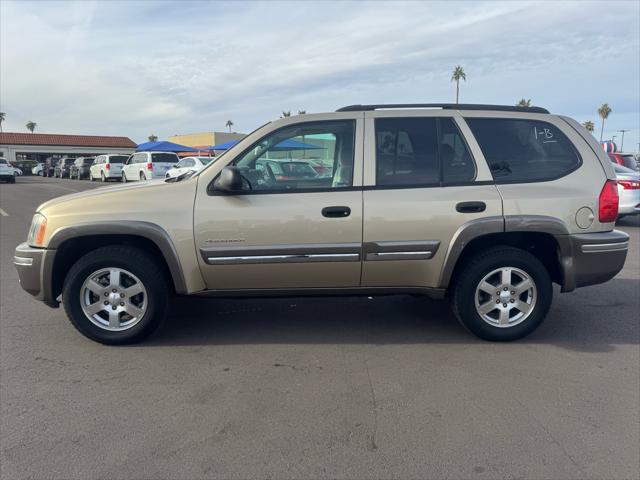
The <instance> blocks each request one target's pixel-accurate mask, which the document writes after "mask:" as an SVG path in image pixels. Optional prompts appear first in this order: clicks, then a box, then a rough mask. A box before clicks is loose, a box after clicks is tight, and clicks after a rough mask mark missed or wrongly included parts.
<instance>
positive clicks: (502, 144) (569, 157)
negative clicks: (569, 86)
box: [466, 118, 581, 183]
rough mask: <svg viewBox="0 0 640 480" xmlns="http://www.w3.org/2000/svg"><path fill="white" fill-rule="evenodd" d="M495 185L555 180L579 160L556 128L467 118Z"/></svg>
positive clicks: (532, 122) (534, 122)
mask: <svg viewBox="0 0 640 480" xmlns="http://www.w3.org/2000/svg"><path fill="white" fill-rule="evenodd" d="M466 122H467V124H468V125H469V128H471V131H472V132H473V135H474V136H475V137H476V140H477V141H478V144H479V145H480V149H481V150H482V153H483V154H484V156H485V158H486V160H487V163H488V164H489V168H490V169H491V173H492V175H493V178H494V179H495V181H496V183H514V182H536V181H538V182H540V181H546V180H554V179H556V178H560V177H563V176H564V175H567V174H569V173H571V172H572V171H574V170H575V169H576V168H578V167H579V166H580V164H581V159H580V156H579V154H578V152H577V151H576V149H575V148H574V146H573V144H572V143H571V141H570V140H569V139H568V138H567V137H566V136H565V135H564V133H562V132H561V131H560V129H558V128H557V127H556V126H554V125H552V124H551V123H548V122H542V121H537V120H523V119H512V118H467V119H466Z"/></svg>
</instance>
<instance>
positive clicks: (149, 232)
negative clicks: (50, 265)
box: [47, 220, 188, 294]
mask: <svg viewBox="0 0 640 480" xmlns="http://www.w3.org/2000/svg"><path fill="white" fill-rule="evenodd" d="M92 235H133V236H137V237H143V238H146V239H147V240H150V241H152V242H153V243H154V244H155V245H156V246H157V247H158V248H159V249H160V252H162V255H163V257H164V259H165V261H166V262H167V265H168V266H169V272H170V273H171V277H172V279H173V284H174V287H175V289H176V293H178V294H186V293H188V290H187V285H186V282H185V278H184V274H183V270H182V266H181V265H180V260H179V257H178V252H177V250H176V248H175V246H174V244H173V242H172V241H171V238H170V237H169V234H168V233H167V232H166V231H165V230H164V229H163V228H162V227H160V226H158V225H156V224H155V223H150V222H142V221H135V220H123V221H118V222H92V223H82V224H78V225H73V226H69V227H63V228H60V229H58V230H56V231H55V232H53V234H52V235H51V238H50V239H49V244H48V245H47V248H50V249H57V248H58V247H59V246H60V245H62V244H63V243H64V242H65V241H67V240H69V239H72V238H77V237H87V236H92Z"/></svg>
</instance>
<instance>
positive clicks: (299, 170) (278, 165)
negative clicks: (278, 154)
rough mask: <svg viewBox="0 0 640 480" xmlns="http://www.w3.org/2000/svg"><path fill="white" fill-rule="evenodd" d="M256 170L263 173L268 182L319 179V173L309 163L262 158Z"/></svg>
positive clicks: (257, 163) (257, 162) (258, 161)
mask: <svg viewBox="0 0 640 480" xmlns="http://www.w3.org/2000/svg"><path fill="white" fill-rule="evenodd" d="M256 169H257V170H258V171H259V172H261V173H262V175H263V178H264V179H265V180H267V181H270V180H273V181H287V180H292V181H295V180H300V179H305V178H307V179H308V178H317V177H319V175H318V172H316V170H315V169H314V168H313V167H312V166H311V165H309V163H308V162H304V161H300V160H296V161H290V160H267V159H265V158H260V159H258V160H257V161H256Z"/></svg>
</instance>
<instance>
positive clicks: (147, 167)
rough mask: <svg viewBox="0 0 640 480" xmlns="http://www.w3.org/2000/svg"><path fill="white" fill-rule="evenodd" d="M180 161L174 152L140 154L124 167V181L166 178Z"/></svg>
mask: <svg viewBox="0 0 640 480" xmlns="http://www.w3.org/2000/svg"><path fill="white" fill-rule="evenodd" d="M179 161H180V158H178V155H176V154H175V153H173V152H138V153H134V154H133V155H131V156H130V157H129V160H127V163H126V164H125V165H124V166H123V167H122V181H123V182H135V181H137V180H142V181H144V180H152V179H154V178H165V175H166V174H167V172H168V171H169V170H170V169H171V168H173V166H174V165H175V164H176V163H178V162H179Z"/></svg>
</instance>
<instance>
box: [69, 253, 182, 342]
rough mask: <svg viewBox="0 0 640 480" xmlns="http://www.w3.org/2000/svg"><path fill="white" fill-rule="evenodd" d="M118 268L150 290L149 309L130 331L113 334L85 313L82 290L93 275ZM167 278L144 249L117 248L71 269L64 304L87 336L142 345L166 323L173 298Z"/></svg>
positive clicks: (88, 256)
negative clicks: (163, 322)
mask: <svg viewBox="0 0 640 480" xmlns="http://www.w3.org/2000/svg"><path fill="white" fill-rule="evenodd" d="M108 267H117V268H122V269H125V270H128V271H129V272H131V273H133V274H134V275H136V276H137V277H138V278H139V279H140V281H141V282H142V283H143V284H144V286H145V288H146V290H147V310H146V312H145V313H144V315H143V316H142V318H141V320H140V321H139V322H138V323H136V324H135V325H133V326H132V327H131V328H129V329H128V330H123V331H109V330H106V329H103V328H100V327H98V326H97V325H95V324H94V323H93V322H91V320H89V319H88V318H87V317H86V316H85V314H84V312H83V311H82V305H81V303H80V302H81V299H80V295H81V288H82V285H83V283H84V281H85V280H86V279H87V277H88V276H89V275H91V274H92V273H93V272H95V271H96V270H99V269H101V268H108ZM171 294H172V293H171V289H170V288H169V285H168V282H167V278H166V275H165V273H164V272H163V270H162V268H161V267H160V266H159V265H158V262H157V261H156V260H155V259H154V258H153V257H152V256H150V255H149V254H147V253H146V252H145V251H144V250H141V249H139V248H135V247H129V246H122V245H114V246H110V247H102V248H99V249H97V250H94V251H91V252H89V253H87V254H86V255H85V256H83V257H81V258H80V259H79V260H78V261H77V262H76V263H75V264H74V265H73V266H72V267H71V269H70V270H69V273H68V274H67V277H66V279H65V281H64V285H63V289H62V303H63V305H64V309H65V312H66V313H67V316H68V317H69V320H70V321H71V323H72V324H73V326H74V327H75V328H76V329H77V330H78V331H79V332H80V333H82V334H83V335H84V336H86V337H87V338H90V339H91V340H95V341H96V342H100V343H104V344H107V345H124V344H129V343H135V342H139V341H141V340H143V339H145V338H146V337H148V336H149V335H151V334H152V333H153V332H154V331H155V330H156V329H157V328H158V327H159V326H160V324H161V323H162V321H163V320H164V317H165V315H166V312H167V308H168V305H169V298H170V296H171Z"/></svg>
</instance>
